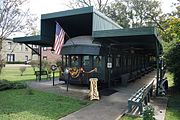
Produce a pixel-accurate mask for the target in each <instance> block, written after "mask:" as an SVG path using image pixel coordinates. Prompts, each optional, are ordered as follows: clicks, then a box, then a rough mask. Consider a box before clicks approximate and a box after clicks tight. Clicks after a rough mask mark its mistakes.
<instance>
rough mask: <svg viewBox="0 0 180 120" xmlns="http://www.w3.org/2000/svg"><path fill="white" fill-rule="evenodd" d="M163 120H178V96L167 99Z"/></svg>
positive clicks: (179, 116)
mask: <svg viewBox="0 0 180 120" xmlns="http://www.w3.org/2000/svg"><path fill="white" fill-rule="evenodd" d="M165 119H166V120H180V94H174V95H170V96H169V97H168V107H167V111H166V118H165Z"/></svg>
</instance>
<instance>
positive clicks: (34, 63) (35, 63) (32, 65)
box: [30, 60, 39, 72]
mask: <svg viewBox="0 0 180 120" xmlns="http://www.w3.org/2000/svg"><path fill="white" fill-rule="evenodd" d="M30 65H31V67H32V68H33V70H34V72H35V70H36V67H39V61H37V60H31V62H30Z"/></svg>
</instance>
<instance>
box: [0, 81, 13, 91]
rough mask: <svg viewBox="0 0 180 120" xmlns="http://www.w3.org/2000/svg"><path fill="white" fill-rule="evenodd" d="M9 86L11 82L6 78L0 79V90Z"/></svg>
mask: <svg viewBox="0 0 180 120" xmlns="http://www.w3.org/2000/svg"><path fill="white" fill-rule="evenodd" d="M10 88H11V83H10V82H9V81H7V80H0V91H2V90H7V89H10Z"/></svg>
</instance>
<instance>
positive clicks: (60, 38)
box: [54, 23, 65, 55]
mask: <svg viewBox="0 0 180 120" xmlns="http://www.w3.org/2000/svg"><path fill="white" fill-rule="evenodd" d="M64 37H65V32H64V30H63V29H62V27H61V26H60V25H59V24H58V23H56V33H55V42H54V52H55V53H56V54H58V55H59V54H60V52H61V49H62V46H63V43H64Z"/></svg>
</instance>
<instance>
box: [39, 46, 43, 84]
mask: <svg viewBox="0 0 180 120" xmlns="http://www.w3.org/2000/svg"><path fill="white" fill-rule="evenodd" d="M39 71H40V74H39V81H41V71H42V49H41V46H39Z"/></svg>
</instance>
